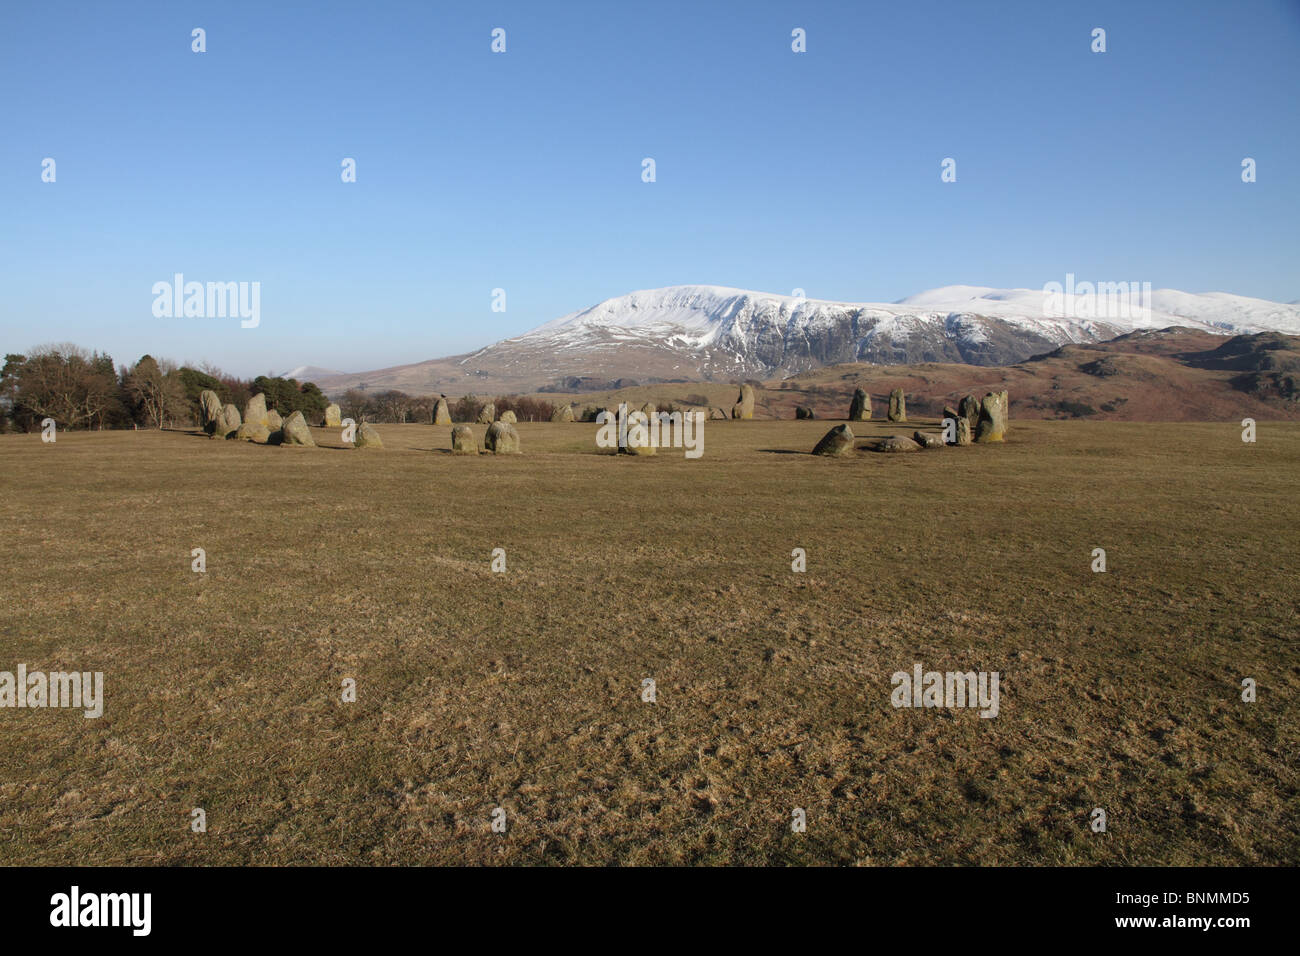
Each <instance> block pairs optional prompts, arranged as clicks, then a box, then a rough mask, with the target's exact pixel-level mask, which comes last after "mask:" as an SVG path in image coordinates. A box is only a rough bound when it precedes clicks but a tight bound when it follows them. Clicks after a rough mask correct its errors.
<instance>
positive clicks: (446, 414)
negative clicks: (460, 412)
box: [433, 395, 451, 425]
mask: <svg viewBox="0 0 1300 956" xmlns="http://www.w3.org/2000/svg"><path fill="white" fill-rule="evenodd" d="M433 423H434V424H435V425H450V424H451V411H450V409H448V408H447V396H446V395H443V396H442V397H441V398H439V399H438V404H437V405H435V406H433Z"/></svg>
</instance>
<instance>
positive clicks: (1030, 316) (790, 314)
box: [317, 286, 1300, 394]
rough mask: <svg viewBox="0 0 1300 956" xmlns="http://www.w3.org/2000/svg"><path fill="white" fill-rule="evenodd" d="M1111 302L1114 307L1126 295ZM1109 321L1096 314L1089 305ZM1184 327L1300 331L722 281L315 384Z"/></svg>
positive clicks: (996, 347)
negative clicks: (829, 294)
mask: <svg viewBox="0 0 1300 956" xmlns="http://www.w3.org/2000/svg"><path fill="white" fill-rule="evenodd" d="M1119 305H1120V306H1121V307H1122V306H1123V305H1124V303H1123V302H1120V303H1119ZM1099 312H1100V313H1104V315H1105V317H1094V314H1095V313H1099ZM1171 326H1184V327H1190V328H1193V329H1198V330H1202V331H1210V332H1216V333H1220V334H1224V333H1231V332H1256V331H1262V330H1276V331H1281V332H1291V333H1295V332H1300V307H1296V306H1294V305H1285V304H1281V303H1275V302H1267V301H1264V300H1261V299H1251V298H1247V297H1245V296H1235V295H1229V294H1227V293H1207V294H1204V295H1197V294H1192V293H1186V292H1179V291H1177V290H1171V289H1160V290H1156V291H1154V292H1153V293H1152V294H1151V296H1150V303H1149V308H1148V309H1147V310H1145V311H1137V312H1132V311H1128V312H1126V311H1123V310H1122V308H1121V309H1118V310H1117V308H1116V303H1115V302H1114V301H1113V300H1112V301H1110V302H1109V303H1107V302H1104V301H1103V302H1102V303H1101V305H1100V306H1099V305H1098V304H1097V303H1096V302H1094V301H1093V300H1091V299H1088V298H1086V297H1081V296H1074V297H1070V298H1068V299H1067V298H1066V297H1064V296H1062V297H1060V298H1058V299H1051V298H1049V297H1047V296H1046V294H1045V293H1044V292H1043V291H1041V290H1030V289H990V288H984V287H978V286H947V287H944V288H942V289H934V290H931V291H929V292H924V293H921V294H919V295H916V296H910V297H909V298H907V299H904V300H903V301H901V302H896V303H888V304H882V303H849V302H828V301H821V300H816V299H800V298H795V297H793V296H782V295H772V294H768V293H761V292H750V291H746V290H743V289H729V288H724V287H719V286H671V287H669V288H665V289H652V290H646V291H641V292H633V293H630V294H628V295H624V296H619V297H617V298H613V299H608V300H606V301H604V302H601V303H599V304H597V305H595V306H592V307H591V308H588V309H583V310H580V311H578V312H574V313H571V314H569V315H566V316H563V317H561V318H558V319H556V320H554V321H552V322H548V323H546V324H545V325H542V326H539V327H538V328H536V329H534V330H532V331H531V332H528V333H525V334H524V335H520V336H517V337H515V338H511V339H505V340H503V341H500V342H497V343H494V344H493V345H489V346H487V347H486V348H483V349H479V350H478V351H476V352H472V353H469V354H467V355H459V356H451V357H449V358H444V359H435V360H432V361H428V362H419V363H415V364H412V365H402V366H397V367H394V368H390V369H381V370H379V371H375V372H366V373H358V374H349V375H329V376H323V377H321V378H320V379H318V380H317V384H318V385H320V386H321V387H322V388H324V389H325V390H326V391H328V392H330V393H333V394H337V393H339V392H342V391H344V390H346V389H348V388H357V387H364V388H367V389H382V388H395V389H400V390H402V391H406V392H411V393H416V394H418V393H428V392H446V393H449V394H463V393H465V392H475V391H477V392H484V393H487V392H495V393H503V392H512V391H516V392H517V391H536V390H541V389H547V388H550V389H559V390H566V391H567V390H574V389H575V388H581V387H582V380H583V379H588V380H595V382H596V383H597V384H605V383H608V382H612V381H617V380H624V381H626V380H635V381H639V382H656V381H730V380H734V379H738V378H755V379H769V378H778V377H782V376H786V375H793V374H798V373H800V372H805V371H809V370H812V369H817V368H821V367H824V366H826V365H832V364H837V363H845V362H868V363H873V364H879V365H904V364H915V363H918V362H949V363H962V364H967V365H978V366H1003V365H1011V364H1014V363H1016V362H1019V361H1022V360H1024V359H1027V358H1029V357H1030V356H1033V355H1039V354H1042V353H1045V352H1050V351H1051V350H1053V349H1055V348H1057V347H1059V346H1061V345H1063V344H1068V343H1090V342H1101V341H1106V340H1109V339H1112V338H1114V337H1116V336H1118V335H1121V334H1124V333H1126V332H1131V331H1134V330H1138V329H1159V328H1166V327H1171Z"/></svg>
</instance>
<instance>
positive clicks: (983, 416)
mask: <svg viewBox="0 0 1300 956" xmlns="http://www.w3.org/2000/svg"><path fill="white" fill-rule="evenodd" d="M1006 430H1007V416H1006V412H1004V411H1003V410H1002V396H1001V395H995V394H993V393H992V392H989V393H988V394H987V395H985V396H984V401H982V402H981V403H980V420H979V424H978V425H977V426H976V427H975V441H977V442H979V443H980V444H989V443H992V442H999V441H1002V436H1003V433H1004V432H1005V431H1006Z"/></svg>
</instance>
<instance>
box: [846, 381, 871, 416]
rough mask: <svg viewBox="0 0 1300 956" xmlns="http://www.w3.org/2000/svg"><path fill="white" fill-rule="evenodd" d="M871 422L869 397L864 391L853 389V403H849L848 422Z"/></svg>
mask: <svg viewBox="0 0 1300 956" xmlns="http://www.w3.org/2000/svg"><path fill="white" fill-rule="evenodd" d="M870 420H871V396H870V395H868V394H867V392H866V389H862V388H855V389H854V390H853V401H852V402H850V403H849V421H851V422H867V421H870Z"/></svg>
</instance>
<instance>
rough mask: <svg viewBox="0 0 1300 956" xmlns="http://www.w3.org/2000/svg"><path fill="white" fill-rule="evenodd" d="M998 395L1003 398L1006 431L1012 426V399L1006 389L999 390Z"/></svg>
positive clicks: (1003, 427)
mask: <svg viewBox="0 0 1300 956" xmlns="http://www.w3.org/2000/svg"><path fill="white" fill-rule="evenodd" d="M998 397H999V398H1000V399H1001V400H1002V431H1003V432H1004V433H1005V432H1007V431H1008V430H1010V428H1011V400H1010V399H1009V398H1008V397H1007V393H1006V391H1005V390H1003V391H1001V392H999V393H998Z"/></svg>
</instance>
